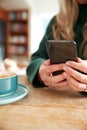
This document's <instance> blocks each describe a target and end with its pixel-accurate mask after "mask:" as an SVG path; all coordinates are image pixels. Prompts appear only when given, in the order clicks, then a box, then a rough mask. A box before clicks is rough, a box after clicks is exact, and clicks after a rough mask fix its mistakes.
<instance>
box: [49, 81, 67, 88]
mask: <svg viewBox="0 0 87 130" xmlns="http://www.w3.org/2000/svg"><path fill="white" fill-rule="evenodd" d="M66 85H67V81H61V82H59V83H55V84H52V83H51V84H47V86H48V87H49V88H59V87H63V86H66Z"/></svg>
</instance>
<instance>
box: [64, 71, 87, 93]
mask: <svg viewBox="0 0 87 130" xmlns="http://www.w3.org/2000/svg"><path fill="white" fill-rule="evenodd" d="M63 74H64V75H65V77H66V79H67V81H68V84H69V85H70V86H71V88H73V89H74V90H76V91H85V90H86V89H87V87H86V84H84V83H81V82H79V81H77V80H75V79H74V78H72V77H71V76H69V75H67V74H66V73H63Z"/></svg>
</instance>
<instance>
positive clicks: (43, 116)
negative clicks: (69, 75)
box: [0, 76, 87, 130]
mask: <svg viewBox="0 0 87 130" xmlns="http://www.w3.org/2000/svg"><path fill="white" fill-rule="evenodd" d="M19 82H20V83H22V84H25V85H27V86H28V87H29V94H28V95H27V96H26V97H25V98H24V99H22V100H20V101H18V102H14V103H11V104H7V105H2V106H0V130H87V97H85V96H82V95H81V94H80V93H78V92H75V91H73V90H72V89H70V88H69V87H68V86H66V87H63V88H61V89H59V90H52V89H48V88H46V87H45V88H34V87H32V85H31V84H30V82H29V81H28V80H27V78H26V76H19Z"/></svg>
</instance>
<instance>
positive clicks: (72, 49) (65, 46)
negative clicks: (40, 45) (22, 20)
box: [47, 40, 77, 75]
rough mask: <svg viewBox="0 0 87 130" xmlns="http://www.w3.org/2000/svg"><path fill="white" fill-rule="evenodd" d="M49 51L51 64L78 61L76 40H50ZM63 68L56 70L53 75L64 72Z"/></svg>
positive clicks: (48, 42) (48, 43)
mask: <svg viewBox="0 0 87 130" xmlns="http://www.w3.org/2000/svg"><path fill="white" fill-rule="evenodd" d="M47 52H48V56H49V59H50V62H51V64H59V63H65V62H66V61H69V60H71V61H77V49H76V42H75V41H69V40H48V41H47ZM62 72H63V70H60V71H57V72H54V73H53V75H56V74H60V73H62Z"/></svg>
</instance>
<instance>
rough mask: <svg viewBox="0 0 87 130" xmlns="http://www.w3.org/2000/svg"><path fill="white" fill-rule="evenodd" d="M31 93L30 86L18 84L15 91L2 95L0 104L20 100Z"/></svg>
mask: <svg viewBox="0 0 87 130" xmlns="http://www.w3.org/2000/svg"><path fill="white" fill-rule="evenodd" d="M28 93H29V88H28V87H27V86H25V85H23V84H18V89H17V90H16V92H15V93H12V94H10V95H6V96H2V97H0V105H4V104H8V103H12V102H16V101H19V100H20V99H22V98H24V97H25V96H26V95H27V94H28Z"/></svg>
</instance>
